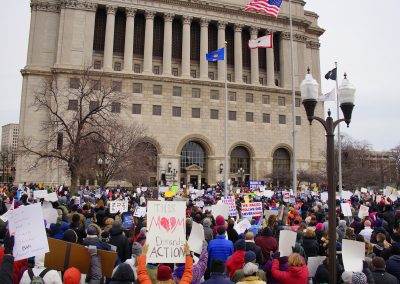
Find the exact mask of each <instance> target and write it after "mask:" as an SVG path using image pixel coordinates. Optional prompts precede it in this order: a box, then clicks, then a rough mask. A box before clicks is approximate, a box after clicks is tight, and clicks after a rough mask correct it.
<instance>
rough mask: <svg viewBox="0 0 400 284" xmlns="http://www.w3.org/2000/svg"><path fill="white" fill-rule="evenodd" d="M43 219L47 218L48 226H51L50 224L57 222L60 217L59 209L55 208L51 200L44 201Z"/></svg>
mask: <svg viewBox="0 0 400 284" xmlns="http://www.w3.org/2000/svg"><path fill="white" fill-rule="evenodd" d="M42 211H43V219H44V220H46V228H50V224H56V223H57V218H58V212H57V209H54V208H53V205H51V203H50V202H47V201H45V202H43V206H42Z"/></svg>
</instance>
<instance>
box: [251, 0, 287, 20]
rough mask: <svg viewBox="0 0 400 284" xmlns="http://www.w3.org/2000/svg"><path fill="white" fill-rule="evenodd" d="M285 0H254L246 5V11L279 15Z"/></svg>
mask: <svg viewBox="0 0 400 284" xmlns="http://www.w3.org/2000/svg"><path fill="white" fill-rule="evenodd" d="M282 1H283V0H253V1H251V2H250V3H249V4H247V5H246V8H245V9H244V10H245V11H256V12H262V13H265V14H267V15H270V16H274V17H278V14H279V10H280V8H281V5H282Z"/></svg>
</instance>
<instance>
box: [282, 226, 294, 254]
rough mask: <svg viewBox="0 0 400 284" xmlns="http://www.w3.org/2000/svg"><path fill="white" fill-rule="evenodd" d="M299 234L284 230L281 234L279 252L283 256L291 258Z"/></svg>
mask: <svg viewBox="0 0 400 284" xmlns="http://www.w3.org/2000/svg"><path fill="white" fill-rule="evenodd" d="M296 238H297V233H296V232H293V231H289V230H282V231H280V234H279V252H280V254H281V257H282V256H289V255H291V254H292V252H293V249H292V248H293V247H294V246H295V244H296Z"/></svg>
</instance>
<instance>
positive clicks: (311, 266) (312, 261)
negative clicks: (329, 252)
mask: <svg viewBox="0 0 400 284" xmlns="http://www.w3.org/2000/svg"><path fill="white" fill-rule="evenodd" d="M325 258H326V256H311V257H309V258H308V261H307V267H308V273H309V274H308V277H314V276H315V272H317V268H318V266H320V265H321V264H322V263H323V262H324V260H325Z"/></svg>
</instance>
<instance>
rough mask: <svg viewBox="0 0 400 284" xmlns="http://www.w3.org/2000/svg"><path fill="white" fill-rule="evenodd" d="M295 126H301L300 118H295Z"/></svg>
mask: <svg viewBox="0 0 400 284" xmlns="http://www.w3.org/2000/svg"><path fill="white" fill-rule="evenodd" d="M296 125H301V116H296Z"/></svg>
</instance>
